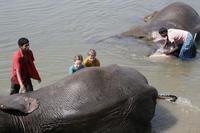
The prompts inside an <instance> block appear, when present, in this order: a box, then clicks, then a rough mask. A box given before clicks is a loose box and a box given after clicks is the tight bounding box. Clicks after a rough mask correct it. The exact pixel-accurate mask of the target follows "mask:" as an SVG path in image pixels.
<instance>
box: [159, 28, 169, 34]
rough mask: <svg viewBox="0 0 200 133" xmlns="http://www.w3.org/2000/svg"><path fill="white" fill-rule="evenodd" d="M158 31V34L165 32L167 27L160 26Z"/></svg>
mask: <svg viewBox="0 0 200 133" xmlns="http://www.w3.org/2000/svg"><path fill="white" fill-rule="evenodd" d="M158 32H159V33H160V34H163V33H167V28H165V27H162V28H160V29H159V31H158Z"/></svg>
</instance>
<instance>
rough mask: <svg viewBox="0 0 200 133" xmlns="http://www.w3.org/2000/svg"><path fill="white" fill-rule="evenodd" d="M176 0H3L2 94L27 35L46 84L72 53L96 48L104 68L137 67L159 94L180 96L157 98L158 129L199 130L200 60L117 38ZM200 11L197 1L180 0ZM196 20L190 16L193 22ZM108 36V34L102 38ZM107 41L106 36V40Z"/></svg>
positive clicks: (60, 73)
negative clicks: (157, 54)
mask: <svg viewBox="0 0 200 133" xmlns="http://www.w3.org/2000/svg"><path fill="white" fill-rule="evenodd" d="M173 2H175V1H174V0H162V1H161V0H139V1H136V0H59V1H58V0H51V1H49V0H35V1H31V0H17V1H14V0H9V1H7V0H0V7H1V8H0V27H1V28H0V29H1V30H0V84H1V87H0V93H1V95H8V94H9V88H10V71H11V63H12V56H13V53H14V51H16V50H17V49H18V46H17V40H18V39H19V38H20V37H27V38H28V39H29V40H30V47H31V49H32V50H33V52H34V56H35V59H36V61H35V64H36V66H37V68H38V71H39V73H40V75H41V78H42V83H41V84H38V83H37V82H36V81H34V82H33V84H34V89H39V88H40V87H43V86H45V85H48V84H52V83H54V82H56V81H57V80H59V79H61V78H63V77H64V76H66V75H67V74H68V73H67V71H68V68H69V66H70V65H71V64H72V60H73V57H74V55H76V54H82V55H83V56H84V57H85V56H86V53H87V50H88V49H89V48H94V49H96V51H97V57H98V58H99V59H100V60H101V64H102V66H106V65H109V64H119V65H123V66H130V67H133V68H136V69H137V70H138V71H140V72H141V73H142V74H144V75H145V77H146V78H147V79H148V81H149V83H150V84H151V85H152V86H154V87H156V88H157V90H158V92H159V93H168V94H175V95H177V96H179V99H178V102H177V103H174V104H172V103H169V102H166V101H158V104H157V108H156V113H155V117H154V118H153V120H152V128H153V132H155V133H200V128H199V123H200V102H199V101H200V93H199V92H200V90H199V89H200V87H199V86H200V81H199V80H200V71H199V68H200V58H199V55H198V56H197V58H196V59H195V60H193V61H189V62H182V61H180V60H178V59H175V58H151V59H150V58H148V57H147V55H148V54H149V53H150V52H151V51H152V46H150V45H148V44H146V42H144V41H142V40H138V39H134V38H129V39H127V38H116V37H111V38H107V37H109V36H114V35H118V34H120V33H122V32H124V31H126V30H128V29H129V28H130V27H132V26H134V25H138V24H143V23H144V22H143V17H144V16H145V15H148V14H150V13H152V12H153V11H155V10H159V9H161V8H163V7H165V6H166V5H168V4H170V3H173ZM182 2H185V3H187V4H189V5H191V6H192V7H193V8H194V9H195V10H196V11H197V12H198V13H200V8H199V7H200V2H199V0H193V1H188V0H182ZM191 21H192V20H191ZM104 38H107V39H105V40H104ZM102 39H103V40H102ZM99 40H102V41H99Z"/></svg>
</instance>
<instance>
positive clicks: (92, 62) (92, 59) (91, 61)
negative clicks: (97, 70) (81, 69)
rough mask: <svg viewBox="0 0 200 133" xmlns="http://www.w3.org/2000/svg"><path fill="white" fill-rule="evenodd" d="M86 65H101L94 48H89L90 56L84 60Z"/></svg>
mask: <svg viewBox="0 0 200 133" xmlns="http://www.w3.org/2000/svg"><path fill="white" fill-rule="evenodd" d="M83 64H84V65H85V66H86V67H92V66H100V61H99V60H98V59H97V58H96V51H95V50H94V49H89V51H88V57H87V58H86V59H85V60H84V61H83Z"/></svg>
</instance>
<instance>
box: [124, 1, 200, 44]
mask: <svg viewBox="0 0 200 133" xmlns="http://www.w3.org/2000/svg"><path fill="white" fill-rule="evenodd" d="M144 21H145V22H147V23H146V24H144V25H141V26H136V27H133V28H131V29H130V30H129V31H127V32H124V33H122V35H125V36H134V37H136V38H142V39H145V40H150V41H152V40H153V41H154V40H156V39H157V38H159V35H158V34H155V33H158V30H159V29H160V28H161V27H166V28H175V29H183V30H187V31H190V32H191V33H192V34H193V36H194V35H195V33H197V34H196V35H197V36H196V39H195V40H196V42H198V41H199V40H200V34H199V33H200V16H199V14H198V13H197V12H196V11H195V10H194V9H193V8H192V7H191V6H189V5H187V4H184V3H181V2H176V3H173V4H170V5H168V6H167V7H165V8H163V9H162V10H160V11H155V12H154V13H152V14H150V15H148V16H146V17H145V18H144ZM157 35H158V36H157Z"/></svg>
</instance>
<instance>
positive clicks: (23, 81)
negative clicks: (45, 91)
mask: <svg viewBox="0 0 200 133" xmlns="http://www.w3.org/2000/svg"><path fill="white" fill-rule="evenodd" d="M18 46H19V50H18V51H16V52H15V54H14V56H13V64H12V77H11V92H10V95H12V94H15V93H25V92H28V91H33V85H32V82H31V78H33V79H35V80H38V82H39V83H40V82H41V78H40V76H39V73H38V72H37V69H36V67H35V65H34V57H33V53H32V51H31V50H30V49H29V40H28V39H27V38H20V39H19V40H18Z"/></svg>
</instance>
